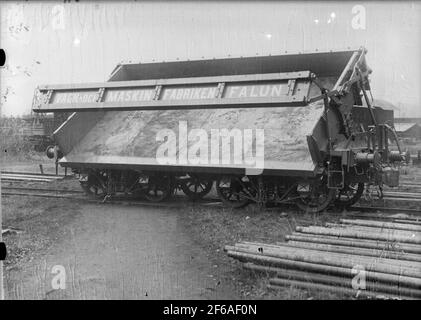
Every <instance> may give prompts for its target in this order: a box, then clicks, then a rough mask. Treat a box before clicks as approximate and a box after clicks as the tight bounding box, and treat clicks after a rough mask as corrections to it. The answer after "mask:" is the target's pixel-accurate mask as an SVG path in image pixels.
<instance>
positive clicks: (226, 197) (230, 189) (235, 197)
mask: <svg viewBox="0 0 421 320" xmlns="http://www.w3.org/2000/svg"><path fill="white" fill-rule="evenodd" d="M216 192H217V193H218V196H219V197H220V198H221V200H222V202H223V203H224V204H226V205H227V206H229V207H231V208H243V207H245V206H246V205H247V204H248V203H249V202H250V191H249V190H247V187H246V182H244V181H242V178H237V177H221V178H220V179H218V180H217V181H216Z"/></svg>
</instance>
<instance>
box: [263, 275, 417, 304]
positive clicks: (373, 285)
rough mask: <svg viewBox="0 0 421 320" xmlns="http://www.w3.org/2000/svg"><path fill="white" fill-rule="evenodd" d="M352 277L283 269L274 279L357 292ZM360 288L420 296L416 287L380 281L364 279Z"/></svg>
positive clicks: (406, 295)
mask: <svg viewBox="0 0 421 320" xmlns="http://www.w3.org/2000/svg"><path fill="white" fill-rule="evenodd" d="M354 277H355V275H350V276H348V277H344V276H331V275H325V274H321V273H308V272H303V271H295V270H285V271H282V272H278V273H277V278H275V279H279V278H282V279H292V280H299V281H307V282H314V283H321V284H327V285H334V286H339V287H344V288H348V289H354V290H355V293H357V291H358V289H357V288H353V287H352V279H353V278H354ZM271 280H272V279H271ZM275 282H276V281H275ZM360 290H363V291H365V290H367V291H371V292H376V293H378V294H392V295H395V296H398V297H411V298H420V297H421V290H419V289H418V290H417V289H411V288H402V287H399V286H394V285H390V284H385V283H380V282H373V281H369V280H366V281H365V288H364V287H363V288H361V289H360Z"/></svg>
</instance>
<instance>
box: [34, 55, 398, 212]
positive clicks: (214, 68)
mask: <svg viewBox="0 0 421 320" xmlns="http://www.w3.org/2000/svg"><path fill="white" fill-rule="evenodd" d="M366 53H367V51H366V49H364V48H360V49H357V50H346V51H336V52H315V53H300V54H284V55H271V56H255V57H239V58H231V57H230V58H224V59H202V60H193V61H171V62H156V63H155V62H153V63H126V64H119V65H118V66H117V67H116V68H115V70H114V71H113V72H112V74H111V76H110V78H109V80H108V81H107V82H104V83H88V84H86V83H85V84H69V85H44V86H40V87H38V88H37V90H36V94H35V99H34V105H33V111H34V112H72V114H71V116H70V117H69V118H68V119H67V121H66V122H64V123H63V125H61V127H59V128H58V129H57V130H56V131H55V133H54V140H55V143H56V145H55V146H53V147H51V148H49V149H48V150H47V153H48V154H49V155H50V156H56V157H58V158H59V163H60V165H61V166H64V167H69V168H71V169H72V170H73V171H74V172H75V173H78V174H80V182H81V185H82V187H83V189H84V190H85V191H86V192H87V193H88V194H90V195H91V196H98V197H110V196H111V197H112V196H113V195H116V194H118V193H125V194H129V195H132V196H135V197H143V198H146V199H148V200H150V201H163V200H165V199H167V198H168V197H170V196H171V195H173V194H174V192H175V190H177V189H182V190H183V191H184V193H185V194H186V195H187V196H188V197H190V198H192V199H198V198H201V197H203V196H204V195H206V194H207V193H209V191H210V190H211V189H212V186H213V184H214V183H215V188H216V191H217V193H218V195H219V197H220V198H221V199H222V201H223V202H224V203H225V204H227V205H229V206H232V207H242V206H245V205H247V204H248V203H250V202H255V203H258V204H259V205H265V204H268V203H272V204H281V203H296V204H297V205H298V207H299V208H301V209H302V210H306V211H312V212H318V211H321V210H324V209H325V208H327V207H328V206H329V205H331V204H334V203H336V204H339V205H343V206H349V205H352V204H353V203H355V202H356V201H357V200H358V198H359V197H360V196H361V194H362V193H363V190H364V186H365V185H370V184H371V185H378V186H382V185H383V184H387V185H390V186H396V185H397V184H398V180H399V171H398V169H397V166H398V165H399V164H400V163H401V162H402V161H403V160H404V155H403V153H402V150H401V149H400V147H399V143H398V141H397V139H396V134H395V131H394V129H393V111H391V110H384V109H382V108H381V107H379V106H374V105H373V102H372V101H373V100H372V96H371V90H370V82H369V75H370V73H371V69H370V68H369V67H368V66H367V64H366Z"/></svg>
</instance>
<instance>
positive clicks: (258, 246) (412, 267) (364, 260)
mask: <svg viewBox="0 0 421 320" xmlns="http://www.w3.org/2000/svg"><path fill="white" fill-rule="evenodd" d="M234 248H236V249H237V250H240V251H246V252H251V253H257V254H265V255H271V256H280V257H284V255H285V254H293V255H296V256H301V255H302V254H304V255H306V256H307V257H309V259H312V257H314V259H317V260H318V261H321V259H322V260H323V259H324V258H327V259H340V260H341V261H352V262H350V263H352V265H353V266H355V265H357V264H362V265H364V266H370V267H372V268H376V265H378V264H380V265H381V266H380V267H381V268H383V269H384V268H385V267H384V266H387V267H389V266H390V267H393V268H394V270H395V272H396V274H401V272H403V271H405V272H414V273H415V274H417V275H418V276H419V277H421V263H419V262H414V261H402V260H396V259H390V258H383V257H373V256H364V255H357V254H353V255H349V254H348V253H336V252H329V251H322V252H321V251H320V250H318V249H311V248H304V247H301V248H299V250H297V249H298V247H292V246H291V245H289V244H288V243H278V244H277V245H266V244H262V243H255V244H253V243H247V244H246V243H238V244H236V245H235V247H234ZM321 263H322V262H321ZM382 272H384V271H382ZM386 272H389V271H386ZM415 277H417V276H415Z"/></svg>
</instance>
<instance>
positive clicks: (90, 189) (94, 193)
mask: <svg viewBox="0 0 421 320" xmlns="http://www.w3.org/2000/svg"><path fill="white" fill-rule="evenodd" d="M80 186H81V187H82V189H83V191H85V193H86V194H87V195H88V196H89V197H92V198H97V199H100V198H104V197H105V196H106V195H107V190H106V188H105V185H104V184H103V183H102V182H101V180H100V179H99V178H98V177H97V176H95V175H93V174H89V175H88V179H87V180H86V181H80Z"/></svg>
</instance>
